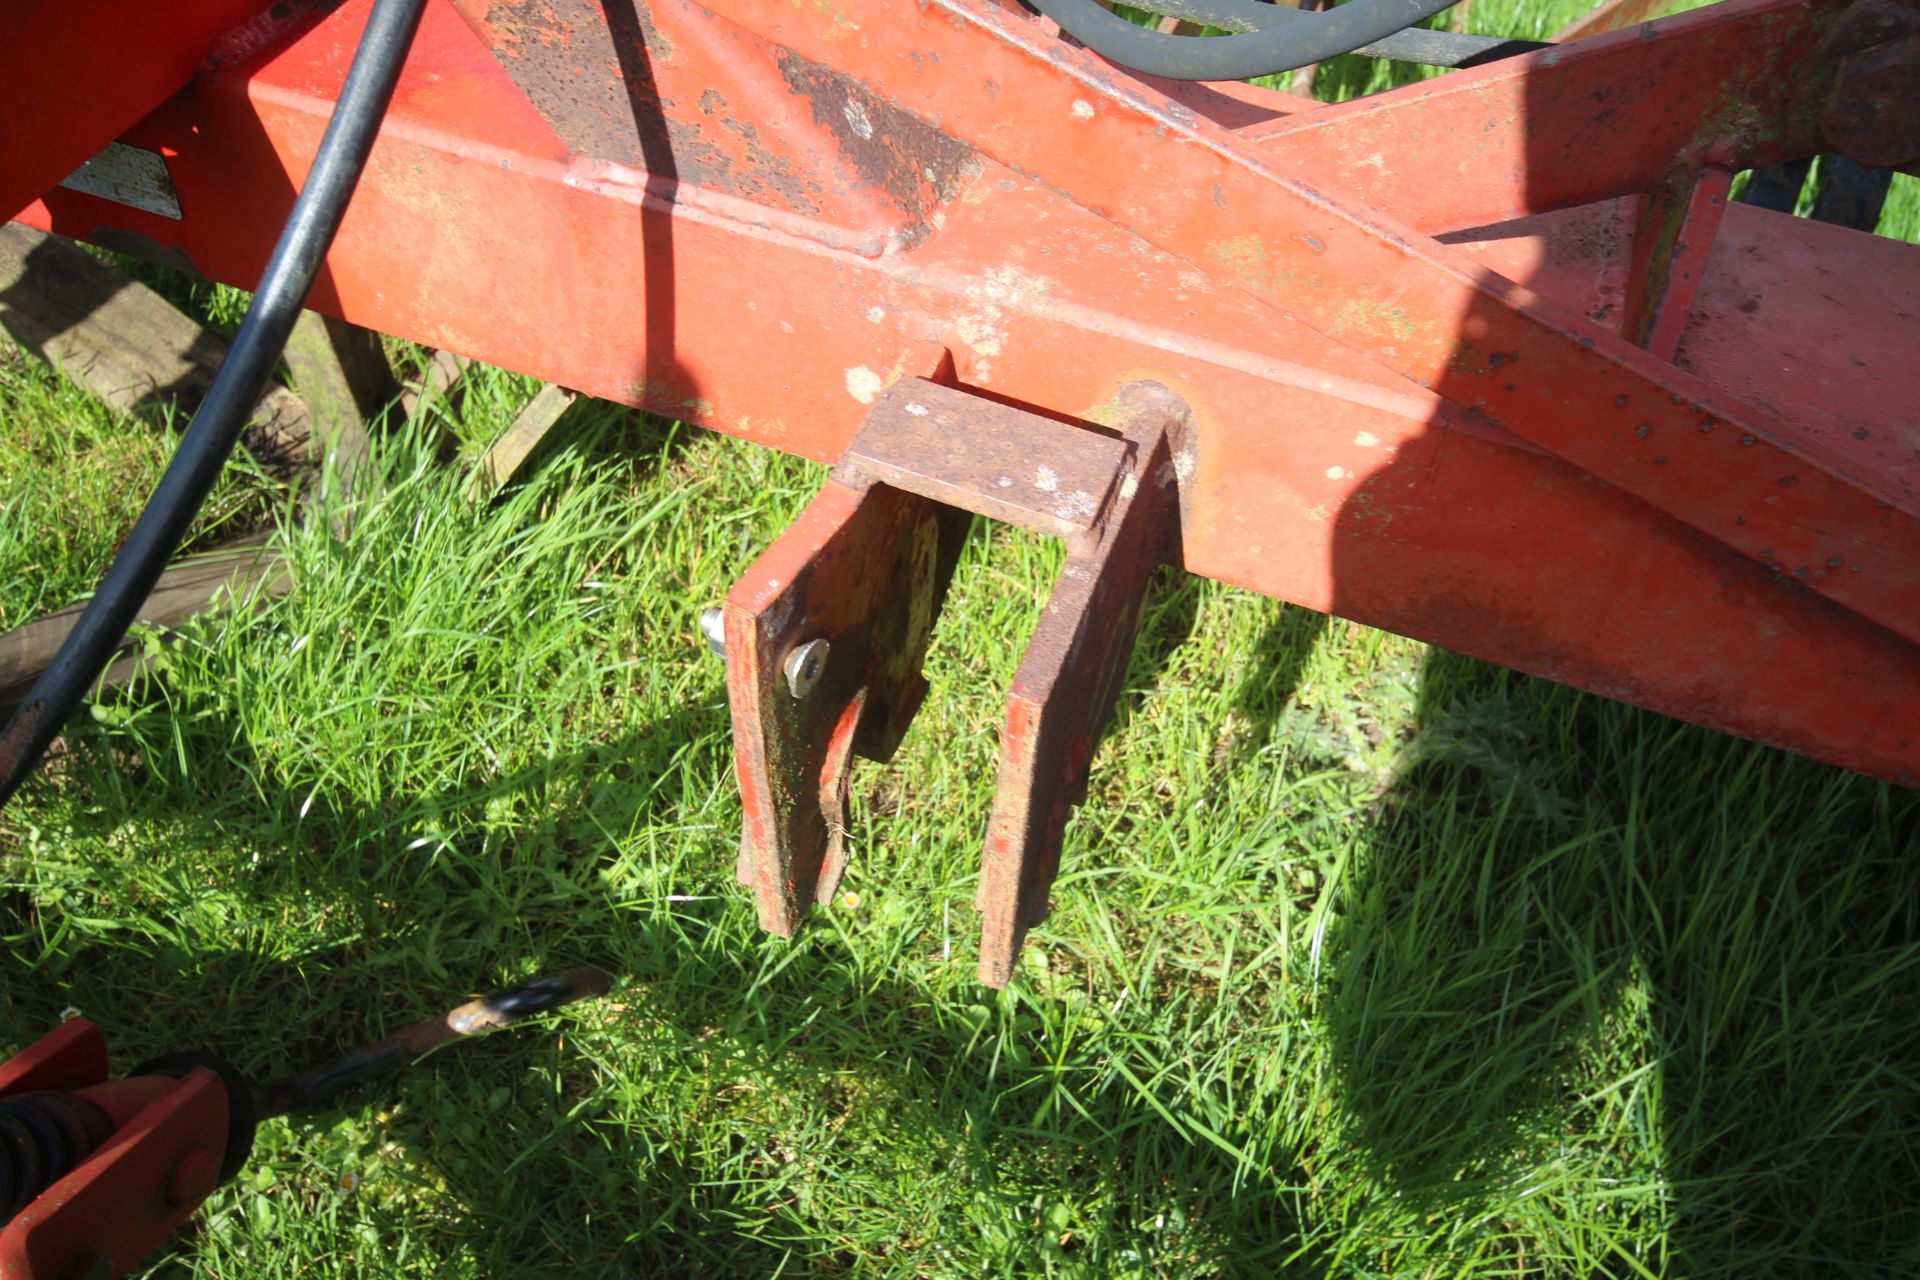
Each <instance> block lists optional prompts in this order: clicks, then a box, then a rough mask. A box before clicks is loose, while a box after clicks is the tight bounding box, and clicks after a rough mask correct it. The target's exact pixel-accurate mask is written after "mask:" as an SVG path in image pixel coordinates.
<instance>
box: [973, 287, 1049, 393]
mask: <svg viewBox="0 0 1920 1280" xmlns="http://www.w3.org/2000/svg"><path fill="white" fill-rule="evenodd" d="M1052 288H1053V281H1051V280H1049V279H1047V278H1046V277H1045V276H1037V275H1033V274H1032V273H1030V272H1027V271H1023V270H1021V269H1020V268H1019V267H1014V266H1005V267H992V268H990V269H988V270H987V271H986V272H984V273H983V274H982V276H981V278H980V279H979V281H978V282H976V283H973V284H970V285H968V286H967V288H966V290H965V292H964V294H963V296H964V297H965V298H966V301H967V309H966V310H965V311H964V312H963V313H962V314H961V315H959V316H958V317H956V318H955V320H954V322H953V332H954V335H955V336H956V337H958V338H959V339H960V341H962V342H964V343H966V345H967V347H968V348H969V349H970V350H971V351H972V352H973V355H974V368H973V374H974V376H975V377H976V378H977V379H979V380H980V381H982V382H984V381H986V380H987V378H988V376H989V375H990V374H991V373H992V371H993V357H994V356H997V355H999V354H1000V353H1001V352H1002V351H1004V350H1006V345H1007V329H1008V324H1009V321H1010V318H1011V314H1012V313H1015V312H1018V311H1023V310H1027V309H1029V308H1031V307H1032V306H1033V305H1034V304H1035V303H1037V302H1038V301H1039V300H1040V299H1041V298H1043V297H1045V296H1046V295H1047V293H1048V292H1050V291H1051V290H1052Z"/></svg>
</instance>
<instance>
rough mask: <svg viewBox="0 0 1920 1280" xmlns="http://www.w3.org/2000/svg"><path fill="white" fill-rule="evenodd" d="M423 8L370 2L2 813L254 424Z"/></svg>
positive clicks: (51, 676)
mask: <svg viewBox="0 0 1920 1280" xmlns="http://www.w3.org/2000/svg"><path fill="white" fill-rule="evenodd" d="M424 4H425V0H376V3H375V5H374V9H373V16H372V17H370V18H368V19H367V27H366V30H365V32H363V33H362V35H361V37H360V47H359V48H358V50H356V51H355V53H354V55H353V66H352V67H351V68H350V69H349V70H348V72H347V80H346V84H345V85H344V86H343V87H342V88H341V90H340V100H339V102H338V103H337V104H336V105H335V106H334V109H333V118H332V119H331V120H329V121H328V122H327V132H326V136H325V137H323V138H322V139H321V141H320V149H319V150H318V151H316V152H315V153H314V157H313V167H312V169H311V170H309V171H308V174H307V180H306V183H305V185H303V186H302V187H301V188H300V195H299V197H298V198H297V199H296V200H295V201H294V203H293V212H292V213H291V214H289V215H288V217H287V224H286V226H285V227H284V228H283V229H282V230H281V232H280V242H279V243H278V244H277V245H275V246H274V250H273V256H272V257H271V258H269V259H268V260H267V269H266V272H265V273H264V274H263V275H262V276H261V277H260V286H259V288H258V289H257V290H256V291H255V293H254V295H253V302H252V305H250V306H249V307H248V308H247V316H246V319H245V320H244V321H243V322H242V323H241V325H240V332H239V333H238V334H236V335H235V337H234V340H233V346H232V348H231V349H230V351H229V352H228V354H227V358H226V360H225V361H223V362H222V363H221V365H220V372H219V373H218V374H217V375H216V376H215V378H214V380H213V386H212V387H211V388H209V389H208V391H207V397H206V399H205V400H204V401H202V402H201V404H200V408H199V410H198V411H197V412H195V413H194V415H193V421H192V422H191V423H190V424H188V426H187V431H186V434H185V435H184V436H183V437H181V440H180V447H179V448H178V449H177V450H175V452H174V455H173V460H172V461H171V462H169V463H168V464H167V470H166V474H164V475H163V476H161V477H160V483H159V484H158V485H156V486H155V487H154V491H153V496H152V497H151V498H149V499H148V500H147V505H146V509H145V510H143V511H142V512H141V513H140V519H139V520H138V521H137V522H136V523H135V524H134V526H133V532H132V533H130V534H128V535H127V540H126V542H125V543H123V544H122V545H121V548H120V554H119V555H117V556H115V557H114V560H113V564H112V565H111V566H110V567H109V568H108V569H107V572H106V575H105V576H104V577H102V578H101V580H100V587H99V590H97V591H96V592H94V596H93V599H92V600H90V601H89V602H88V603H87V608H86V611H85V612H84V613H82V614H81V615H80V621H79V623H78V624H77V625H76V626H75V627H74V629H73V632H72V633H71V634H70V635H69V636H68V637H67V639H66V643H64V644H62V645H61V646H60V651H59V652H58V653H57V654H55V655H54V658H53V661H52V662H51V663H50V664H48V666H47V669H46V671H45V672H43V673H42V674H41V676H40V679H39V681H38V682H37V683H36V684H35V685H34V687H33V692H32V693H30V694H28V695H27V700H26V702H25V703H23V704H22V705H21V707H20V709H19V710H18V711H17V712H16V713H15V715H14V717H13V719H12V720H11V721H10V722H9V723H8V725H7V728H6V732H5V733H0V805H4V804H6V802H7V801H8V800H9V799H10V798H11V797H12V796H13V793H14V792H15V791H16V790H18V789H19V787H20V783H21V782H22V781H23V780H24V779H25V778H26V776H27V774H28V773H30V772H31V771H32V770H33V767H34V766H35V765H36V764H38V763H39V762H40V757H41V756H42V755H43V754H45V752H46V749H47V747H48V746H49V745H51V744H52V742H53V740H54V738H55V737H56V736H58V735H59V733H60V730H61V728H62V726H64V725H65V724H66V722H67V719H68V717H70V716H71V715H72V714H73V713H74V711H75V710H76V709H77V708H78V707H79V706H80V703H81V701H82V699H84V698H85V697H86V695H87V691H88V690H89V689H90V688H92V687H93V682H94V681H95V680H97V679H98V678H99V676H100V673H101V671H103V670H105V669H106V666H107V663H108V662H109V661H110V660H111V659H112V657H113V653H114V650H115V648H116V647H117V646H118V645H119V643H120V640H121V638H122V637H123V636H125V635H126V633H127V628H128V626H130V625H131V624H132V623H133V620H134V618H135V617H137V616H138V615H139V612H140V606H141V605H142V604H144V603H145V602H146V599H147V594H148V593H149V592H150V591H152V590H153V586H154V583H156V582H157V581H159V578H160V574H161V572H162V571H163V570H165V569H166V567H167V561H168V560H169V559H170V558H171V557H172V555H173V553H174V552H175V551H177V550H178V549H179V547H180V541H181V539H182V538H183V537H185V536H186V532H187V529H188V527H189V526H190V525H191V524H192V523H193V518H194V516H195V515H196V514H197V513H198V512H199V510H200V504H201V503H203V502H205V501H206V497H207V493H208V491H209V490H211V489H212V488H213V482H214V481H215V480H216V479H218V478H219V475H220V470H221V468H222V467H224V466H225V465H226V461H227V456H228V455H229V454H231V453H232V452H233V445H234V442H235V441H236V440H237V439H239V437H240V432H241V430H242V429H243V428H244V427H245V426H246V425H247V421H248V420H249V419H250V418H251V417H252V415H253V409H254V406H255V405H256V404H258V403H259V400H260V395H261V392H263V391H265V390H266V386H267V380H268V379H269V378H271V377H272V376H273V370H274V366H275V365H277V364H278V363H279V360H280V353H281V351H283V350H284V349H285V348H286V345H287V337H288V335H289V334H291V333H292V332H293V326H294V322H295V321H297V320H298V319H299V318H300V309H301V307H302V306H303V305H304V304H305V303H306V300H307V294H308V293H309V292H310V291H311V290H312V289H313V281H314V277H315V276H316V275H318V274H319V271H320V264H321V263H322V262H323V261H324V260H325V259H326V256H327V249H328V248H329V246H331V245H332V243H333V237H334V233H335V232H337V231H339V229H340V220H341V218H342V216H344V215H345V213H346V210H347V202H348V200H350V199H351V198H352V196H353V189H354V186H355V185H356V184H357V183H358V182H359V181H360V172H361V170H362V169H363V168H365V167H366V163H367V154H368V152H370V151H371V150H372V149H373V139H374V136H375V135H376V134H377V133H378V132H379V129H380V121H381V119H382V117H384V116H385V115H386V111H387V104H388V103H389V102H390V101H392V99H393V88H394V84H395V82H396V81H397V80H398V79H399V77H400V67H401V64H402V63H404V62H405V61H406V56H407V49H408V47H409V46H410V45H411V44H412V43H413V33H414V30H415V29H416V28H417V27H418V26H419V25H420V13H421V10H422V8H423V6H424Z"/></svg>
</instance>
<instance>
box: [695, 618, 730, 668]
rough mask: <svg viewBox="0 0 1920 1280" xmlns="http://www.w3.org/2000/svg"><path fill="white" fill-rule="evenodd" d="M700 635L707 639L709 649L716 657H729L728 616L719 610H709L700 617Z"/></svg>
mask: <svg viewBox="0 0 1920 1280" xmlns="http://www.w3.org/2000/svg"><path fill="white" fill-rule="evenodd" d="M700 634H701V635H702V636H704V637H706V641H707V648H709V649H711V650H713V652H714V656H715V657H719V658H724V657H726V656H727V615H726V614H725V613H724V612H723V611H721V610H719V609H708V610H706V611H705V612H703V613H701V615H700Z"/></svg>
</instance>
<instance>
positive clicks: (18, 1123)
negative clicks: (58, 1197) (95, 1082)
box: [0, 1093, 113, 1226]
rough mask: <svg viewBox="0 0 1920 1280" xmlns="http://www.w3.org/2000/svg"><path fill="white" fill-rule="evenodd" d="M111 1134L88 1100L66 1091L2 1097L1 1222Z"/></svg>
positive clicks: (110, 1124)
mask: <svg viewBox="0 0 1920 1280" xmlns="http://www.w3.org/2000/svg"><path fill="white" fill-rule="evenodd" d="M112 1135H113V1122H112V1121H111V1120H109V1119H108V1118H107V1114H106V1113H105V1112H104V1111H102V1110H100V1108H99V1107H96V1106H94V1105H93V1104H92V1103H91V1102H87V1101H84V1100H82V1099H80V1098H73V1097H69V1096H67V1095H66V1094H64V1093H16V1094H14V1095H13V1096H11V1097H8V1098H0V1226H5V1225H6V1224H7V1223H9V1222H11V1221H12V1220H13V1218H14V1215H15V1214H17V1213H19V1212H20V1211H21V1210H22V1209H24V1208H26V1207H27V1206H28V1205H30V1204H32V1203H33V1201H34V1199H35V1198H36V1197H38V1196H39V1194H40V1193H41V1192H42V1191H45V1190H46V1189H47V1188H48V1187H50V1186H52V1185H53V1184H54V1183H56V1182H58V1181H59V1180H60V1179H61V1178H64V1177H65V1176H66V1175H67V1174H68V1173H70V1172H72V1170H73V1169H74V1167H75V1166H77V1165H78V1164H79V1163H80V1162H81V1161H82V1160H85V1159H86V1158H87V1157H88V1156H90V1155H92V1154H93V1152H94V1151H95V1150H96V1149H97V1148H98V1147H99V1146H100V1144H101V1143H103V1142H105V1141H106V1140H107V1139H108V1138H109V1137H111V1136H112Z"/></svg>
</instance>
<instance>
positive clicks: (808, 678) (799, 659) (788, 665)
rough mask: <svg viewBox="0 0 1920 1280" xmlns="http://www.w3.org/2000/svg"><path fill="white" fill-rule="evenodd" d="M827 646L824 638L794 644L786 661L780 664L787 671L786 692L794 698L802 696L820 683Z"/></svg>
mask: <svg viewBox="0 0 1920 1280" xmlns="http://www.w3.org/2000/svg"><path fill="white" fill-rule="evenodd" d="M829 647H830V646H829V645H828V644H827V642H826V641H825V640H809V641H807V642H806V643H805V644H803V645H796V646H794V650H793V652H792V653H789V654H788V655H787V660H786V662H784V663H783V664H781V670H783V671H785V672H786V673H787V692H788V693H791V694H792V695H793V696H794V697H796V698H804V697H806V696H807V695H808V694H810V693H812V692H813V687H814V686H815V685H817V684H819V683H820V677H821V676H822V675H825V674H826V670H827V652H828V649H829Z"/></svg>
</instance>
